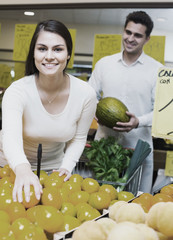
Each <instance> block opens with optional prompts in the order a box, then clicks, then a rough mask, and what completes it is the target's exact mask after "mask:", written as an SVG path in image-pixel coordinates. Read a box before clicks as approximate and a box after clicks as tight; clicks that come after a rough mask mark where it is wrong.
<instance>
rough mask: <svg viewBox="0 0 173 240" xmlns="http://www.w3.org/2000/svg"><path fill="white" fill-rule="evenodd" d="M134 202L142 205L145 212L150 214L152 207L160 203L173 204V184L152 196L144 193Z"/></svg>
mask: <svg viewBox="0 0 173 240" xmlns="http://www.w3.org/2000/svg"><path fill="white" fill-rule="evenodd" d="M132 202H136V203H138V204H140V205H141V206H142V207H143V209H144V211H145V212H146V213H148V211H149V209H150V208H151V206H153V205H154V204H156V203H159V202H173V184H169V185H166V186H164V187H162V188H161V190H160V192H158V193H156V194H154V195H152V194H150V193H143V194H141V195H140V196H139V197H137V198H135V199H134V200H133V201H132Z"/></svg>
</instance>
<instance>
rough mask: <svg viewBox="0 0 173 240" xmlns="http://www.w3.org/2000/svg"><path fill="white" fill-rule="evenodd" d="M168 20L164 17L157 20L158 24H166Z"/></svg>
mask: <svg viewBox="0 0 173 240" xmlns="http://www.w3.org/2000/svg"><path fill="white" fill-rule="evenodd" d="M166 20H167V19H166V18H164V17H158V18H157V21H158V22H165V21H166Z"/></svg>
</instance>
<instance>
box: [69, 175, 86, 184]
mask: <svg viewBox="0 0 173 240" xmlns="http://www.w3.org/2000/svg"><path fill="white" fill-rule="evenodd" d="M69 181H72V182H74V183H78V184H80V185H81V184H82V181H83V177H82V176H81V175H79V174H77V173H75V174H72V175H71V177H70V178H69Z"/></svg>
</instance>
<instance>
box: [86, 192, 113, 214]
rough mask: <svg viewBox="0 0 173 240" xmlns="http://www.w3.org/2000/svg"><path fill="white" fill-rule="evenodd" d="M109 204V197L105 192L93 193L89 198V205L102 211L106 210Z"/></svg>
mask: <svg viewBox="0 0 173 240" xmlns="http://www.w3.org/2000/svg"><path fill="white" fill-rule="evenodd" d="M110 203H111V196H110V194H109V193H106V192H95V193H91V195H90V197H89V204H90V205H91V206H92V207H94V208H96V209H98V210H103V209H104V208H105V209H106V208H108V207H109V205H110Z"/></svg>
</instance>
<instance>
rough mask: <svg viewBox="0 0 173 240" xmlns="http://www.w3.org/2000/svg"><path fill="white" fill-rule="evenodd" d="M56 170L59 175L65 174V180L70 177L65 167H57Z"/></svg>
mask: <svg viewBox="0 0 173 240" xmlns="http://www.w3.org/2000/svg"><path fill="white" fill-rule="evenodd" d="M58 172H59V176H62V175H64V174H65V175H66V177H65V178H64V181H65V182H66V181H67V180H68V179H69V178H70V177H71V173H70V172H69V171H68V170H67V169H65V168H59V169H58Z"/></svg>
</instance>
